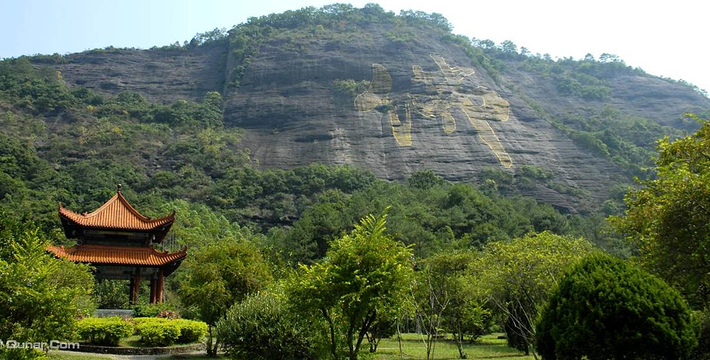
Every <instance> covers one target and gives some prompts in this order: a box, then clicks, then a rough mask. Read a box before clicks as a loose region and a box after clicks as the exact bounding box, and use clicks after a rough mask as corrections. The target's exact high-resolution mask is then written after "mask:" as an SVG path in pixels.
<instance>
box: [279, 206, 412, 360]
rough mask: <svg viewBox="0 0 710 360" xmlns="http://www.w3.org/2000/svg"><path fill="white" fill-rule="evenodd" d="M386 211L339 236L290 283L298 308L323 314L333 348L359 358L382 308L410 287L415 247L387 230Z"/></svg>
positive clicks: (393, 304) (398, 299)
mask: <svg viewBox="0 0 710 360" xmlns="http://www.w3.org/2000/svg"><path fill="white" fill-rule="evenodd" d="M385 219H386V215H381V216H379V217H374V216H372V215H369V216H367V217H365V218H363V219H362V220H361V221H360V224H359V225H356V226H355V230H353V231H352V232H351V233H349V234H347V235H345V236H343V237H341V238H339V239H336V240H335V241H334V242H333V243H332V245H331V248H330V249H329V250H328V252H327V253H326V257H325V258H324V259H323V260H321V261H319V262H317V263H316V264H314V265H312V266H302V271H303V273H302V274H301V275H300V276H298V277H297V278H295V279H294V280H293V281H292V282H291V284H290V286H289V289H288V295H289V299H290V301H291V302H292V304H293V306H294V308H295V310H296V311H301V312H302V313H304V314H310V315H313V316H316V317H320V318H322V319H323V320H324V321H325V322H326V323H327V324H328V328H329V343H330V352H331V354H332V356H333V359H334V360H337V359H339V356H340V355H339V352H340V348H341V346H342V345H341V344H339V340H340V339H342V338H344V340H345V345H346V346H347V349H346V353H347V357H348V359H350V360H356V359H357V357H358V352H359V350H360V345H361V344H362V341H363V339H364V338H365V335H366V334H367V332H368V330H370V328H371V327H372V325H373V324H374V323H375V321H376V320H377V317H378V313H380V312H383V311H386V310H389V309H392V308H396V307H398V306H399V305H400V304H401V302H402V299H403V297H404V296H405V295H406V293H407V291H408V290H409V284H410V279H411V276H412V264H411V260H410V258H411V256H412V252H411V250H410V249H409V248H408V247H406V246H404V245H403V244H402V243H399V242H396V241H394V240H393V239H392V238H391V237H390V236H389V235H387V234H386V233H385V224H386V221H385Z"/></svg>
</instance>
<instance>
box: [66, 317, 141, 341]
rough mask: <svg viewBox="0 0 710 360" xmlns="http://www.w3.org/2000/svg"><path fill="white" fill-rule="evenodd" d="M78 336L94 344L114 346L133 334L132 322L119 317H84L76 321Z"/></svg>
mask: <svg viewBox="0 0 710 360" xmlns="http://www.w3.org/2000/svg"><path fill="white" fill-rule="evenodd" d="M77 332H78V333H79V337H81V338H82V339H84V340H86V341H88V342H90V343H91V344H96V345H108V346H116V345H118V341H119V340H121V338H124V337H128V336H131V334H133V324H131V323H130V322H128V321H125V320H122V319H121V318H119V317H106V318H93V317H90V318H85V319H82V320H80V321H79V322H78V323H77Z"/></svg>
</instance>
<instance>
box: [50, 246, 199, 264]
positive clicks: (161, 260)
mask: <svg viewBox="0 0 710 360" xmlns="http://www.w3.org/2000/svg"><path fill="white" fill-rule="evenodd" d="M47 251H49V252H51V253H52V254H54V256H56V257H58V258H62V259H67V260H70V261H77V262H82V263H92V264H112V265H141V266H164V265H167V264H169V263H171V262H173V261H177V260H182V259H184V258H185V256H187V247H185V248H183V249H182V250H180V251H177V252H174V253H168V252H162V253H161V252H158V251H156V250H155V249H153V248H151V247H133V246H111V245H88V244H86V245H75V246H72V247H70V248H64V246H55V245H49V246H47Z"/></svg>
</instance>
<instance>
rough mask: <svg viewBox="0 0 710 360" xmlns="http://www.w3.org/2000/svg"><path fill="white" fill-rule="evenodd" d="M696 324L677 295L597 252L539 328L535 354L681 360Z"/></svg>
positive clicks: (564, 287)
mask: <svg viewBox="0 0 710 360" xmlns="http://www.w3.org/2000/svg"><path fill="white" fill-rule="evenodd" d="M696 331H697V326H696V324H695V321H694V320H693V318H692V317H691V312H690V309H689V308H688V305H687V304H686V302H685V300H683V298H682V297H681V296H680V294H679V293H678V292H677V291H676V290H674V289H672V288H671V287H670V286H668V285H667V284H666V283H664V282H663V281H662V280H661V279H659V278H657V277H655V276H652V275H650V274H648V273H646V272H644V271H642V270H640V269H638V268H636V267H634V266H633V265H631V264H629V263H628V262H625V261H623V260H621V259H618V258H614V257H612V256H609V255H602V254H597V255H594V256H591V257H589V258H587V259H585V260H584V261H582V262H581V263H580V264H578V265H577V266H575V267H574V268H573V269H572V270H571V271H570V272H569V273H567V274H566V275H565V276H564V277H563V278H562V279H561V280H560V283H559V287H558V288H557V289H556V290H555V291H554V292H553V293H552V295H551V296H550V300H549V303H548V304H547V305H546V307H545V309H544V310H543V311H542V316H541V317H540V322H539V323H538V324H537V350H538V351H539V353H540V355H542V358H543V359H545V360H554V359H581V358H585V359H590V360H602V359H682V358H685V357H687V356H688V355H689V354H690V352H691V350H692V349H693V347H694V346H695V345H696V343H697V340H696V336H697V335H696Z"/></svg>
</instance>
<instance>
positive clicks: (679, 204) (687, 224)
mask: <svg viewBox="0 0 710 360" xmlns="http://www.w3.org/2000/svg"><path fill="white" fill-rule="evenodd" d="M656 172H657V174H658V176H657V178H656V179H653V180H648V181H643V182H641V185H642V187H641V188H639V189H637V190H634V191H631V192H630V193H629V194H628V195H627V196H626V203H627V206H628V210H627V211H626V215H625V216H623V217H615V218H613V219H612V220H613V222H614V224H615V225H616V228H617V229H618V230H619V231H621V232H623V233H624V234H625V235H626V236H627V238H628V239H629V240H630V241H632V242H633V243H634V244H636V245H637V246H638V249H639V255H640V260H641V262H642V264H643V265H644V267H645V268H646V269H648V270H649V271H651V272H652V273H655V274H658V275H660V276H661V277H662V278H664V279H665V280H666V281H668V282H669V283H671V284H673V285H675V286H677V287H678V288H679V289H681V290H682V291H683V293H684V294H685V295H686V296H687V297H688V298H689V299H691V300H692V301H693V303H695V304H698V305H703V306H705V307H707V306H708V305H709V304H710V303H709V301H710V265H709V264H710V261H709V260H710V251H708V248H709V247H710V228H709V227H708V221H707V219H708V218H710V123H708V122H707V121H703V122H702V127H701V128H700V129H699V130H698V131H697V132H696V133H695V134H693V135H690V136H687V137H685V138H682V139H679V140H676V141H670V140H669V139H668V138H665V139H663V140H661V142H660V144H659V156H658V159H657V160H656Z"/></svg>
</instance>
